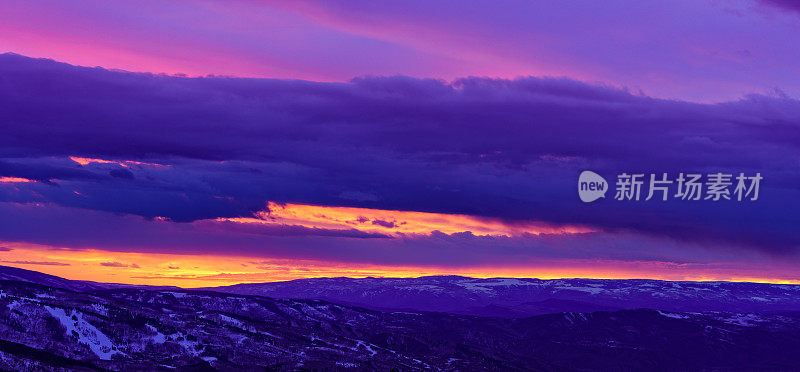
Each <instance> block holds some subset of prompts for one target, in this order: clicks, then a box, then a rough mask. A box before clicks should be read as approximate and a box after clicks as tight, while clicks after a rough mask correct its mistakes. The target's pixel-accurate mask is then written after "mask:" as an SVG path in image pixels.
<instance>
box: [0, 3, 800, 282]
mask: <svg viewBox="0 0 800 372" xmlns="http://www.w3.org/2000/svg"><path fill="white" fill-rule="evenodd" d="M354 4H358V6H356V5H354ZM552 4H555V3H552ZM552 4H551V3H549V2H536V3H534V2H508V3H504V4H503V5H502V6H500V4H497V3H489V2H380V3H375V2H364V3H352V2H325V3H324V4H323V3H321V2H320V3H317V2H313V1H302V2H292V3H291V5H285V4H279V3H277V2H276V3H273V2H270V1H246V0H241V1H230V2H221V1H189V0H183V1H175V2H164V1H145V2H142V3H141V4H140V3H137V4H135V5H134V4H133V3H131V2H109V1H103V2H100V1H85V2H70V3H64V2H55V1H53V2H48V1H24V2H22V1H20V2H16V1H9V2H3V3H2V4H0V35H2V36H0V51H7V52H13V53H16V54H3V55H0V102H1V103H0V117H2V119H0V120H1V121H0V122H2V128H3V131H2V135H0V181H2V180H3V178H5V182H0V241H4V242H22V243H29V244H40V245H46V246H52V247H61V248H67V249H85V248H91V249H100V250H107V251H110V252H147V253H170V254H174V253H177V254H200V253H208V254H222V255H224V254H247V255H249V256H263V257H277V258H296V259H309V260H322V261H336V262H349V263H353V264H377V265H411V266H413V265H434V266H437V267H447V266H450V267H461V266H475V265H486V264H491V265H496V266H497V267H502V266H504V265H524V264H526V263H527V264H531V265H533V264H535V263H537V262H540V261H541V260H550V259H556V260H587V259H588V260H593V259H597V260H616V261H624V262H659V263H663V262H667V263H673V264H676V265H684V264H690V265H691V264H698V265H726V266H725V267H728V268H729V269H730V271H731V273H735V272H737V270H745V269H747V268H748V267H752V265H756V266H759V267H767V268H768V267H770V265H772V264H777V263H779V264H780V267H781V269H780V270H781V271H780V273H776V274H775V277H779V278H782V279H787V280H800V276H798V274H796V273H797V272H798V270H796V269H798V268H800V256H798V247H800V235H799V234H797V225H798V223H800V217H798V216H800V215H798V214H797V213H795V211H797V210H800V191H799V190H798V187H797V185H798V183H799V182H800V170H799V169H800V168H799V167H800V148H799V147H800V128H798V125H800V124H799V123H800V101H798V100H797V99H796V97H797V96H798V94H800V45H798V44H800V8H798V7H797V6H794V5H793V3H791V2H782V1H767V0H764V1H708V2H705V1H675V2H669V3H663V4H662V3H658V4H656V3H650V4H647V5H645V4H644V3H642V2H634V1H608V2H602V3H601V2H590V1H586V2H574V3H569V4H570V5H563V4H562V5H558V6H556V5H552ZM23 55H24V56H23ZM26 56H27V57H26ZM30 57H44V58H48V59H34V58H30ZM56 61H62V62H56ZM63 62H67V63H63ZM76 65H81V66H101V67H99V68H89V67H78V66H76ZM118 69H122V70H129V71H143V72H146V73H131V72H125V71H121V70H118ZM161 72H166V73H168V74H181V73H182V74H186V75H188V76H190V77H181V76H168V75H163V74H158V73H161ZM151 73H156V74H151ZM207 74H215V75H230V76H236V77H249V78H231V77H220V76H217V77H202V78H197V77H192V76H203V75H207ZM471 76H472V77H471ZM520 76H522V77H520ZM298 79H302V80H298ZM70 157H73V159H71V158H70ZM77 158H92V159H103V160H105V161H104V162H99V161H95V162H89V161H79V160H80V159H78V160H74V159H77ZM126 162H127V163H126ZM133 162H139V163H133ZM585 169H591V170H594V171H596V172H598V173H600V174H602V175H605V176H607V178H608V179H613V177H614V176H615V175H616V174H619V173H622V172H642V173H662V172H667V173H670V174H672V175H676V174H677V173H678V172H698V173H715V172H719V171H724V172H729V173H739V172H744V173H747V174H750V175H752V174H755V173H756V172H760V173H761V174H762V176H763V177H764V181H763V183H762V186H761V196H760V199H759V200H758V201H757V202H727V203H725V202H723V203H713V202H702V201H701V202H695V203H693V202H685V201H676V200H670V201H669V202H663V203H659V202H654V201H652V202H639V203H634V202H629V203H624V202H616V201H613V200H609V199H610V198H607V199H604V200H600V201H598V202H596V203H594V204H584V203H582V202H580V200H579V199H578V198H577V195H576V192H575V188H576V186H575V184H576V180H577V175H578V174H579V173H580V172H581V171H582V170H585ZM20 180H31V181H35V182H18V181H20ZM612 182H613V180H612ZM612 194H613V192H612ZM609 196H613V195H609ZM268 202H275V203H293V204H298V205H312V206H317V207H319V208H322V209H320V211H321V212H319V213H328V212H330V213H333V212H337V213H338V211H339V210H336V209H328V210H326V209H324V208H332V207H357V208H366V209H371V210H379V211H416V212H425V213H436V214H442V215H448V216H452V215H467V216H471V217H470V218H472V219H474V220H477V221H485V223H486V224H493V225H492V226H494V225H495V224H500V225H504V226H507V227H508V228H509V229H511V228H512V227H514V226H528V225H529V224H538V226H553V227H554V228H561V227H563V228H564V229H572V227H574V226H578V227H580V228H581V229H583V230H581V231H583V232H581V233H574V234H543V235H533V234H522V235H514V236H505V237H489V236H480V235H476V234H472V233H468V232H466V231H468V230H464V232H459V233H453V234H445V233H441V232H438V231H433V232H427V233H425V234H417V235H413V236H412V235H409V236H401V237H398V236H397V235H396V234H395V235H393V233H394V232H396V231H395V230H392V229H391V228H393V227H397V226H401V224H402V223H403V222H404V221H402V218H405V217H408V216H407V215H402V214H399V213H398V214H397V216H398V217H397V218H398V219H397V220H396V221H385V220H379V219H372V220H370V219H369V218H366V217H365V218H364V219H363V221H360V222H358V221H355V222H353V224H352V228H348V229H340V228H333V227H330V226H322V227H320V226H317V225H312V224H311V222H309V221H308V220H302V219H301V218H299V217H298V218H297V220H298V221H300V222H297V223H296V224H274V223H273V224H271V225H266V226H261V225H255V226H254V225H246V226H244V227H243V226H240V224H239V222H235V221H233V222H232V221H223V219H239V218H252V217H254V216H257V215H258V213H259V212H263V211H264V210H265V209H266V208H267V207H266V206H267V203H268ZM326 211H327V212H326ZM404 216H405V217H404ZM306 217H308V216H306ZM453 218H454V219H455V220H458V218H460V217H458V218H456V217H453ZM366 221H370V222H366ZM351 222H352V221H351ZM406 222H409V221H406ZM365 223H366V224H365ZM448 223H450V224H451V225H448V226H453V225H452V224H453V222H448ZM374 226H378V227H381V226H382V227H385V228H387V230H386V232H385V233H384V232H376V231H375V230H374V229H373V227H374ZM432 230H433V229H432ZM576 231H577V230H576ZM586 231H590V232H586ZM584 264H585V263H584ZM137 269H138V268H137ZM776 270H777V269H776Z"/></svg>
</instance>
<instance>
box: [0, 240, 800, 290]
mask: <svg viewBox="0 0 800 372" xmlns="http://www.w3.org/2000/svg"><path fill="white" fill-rule="evenodd" d="M2 247H4V248H5V249H4V250H2V251H0V265H5V266H13V267H19V268H23V269H27V270H34V271H39V272H43V273H46V274H50V275H56V276H60V277H63V278H67V279H73V280H89V281H97V282H105V283H125V284H140V285H164V286H177V287H184V288H197V287H213V286H222V285H232V284H238V283H258V282H274V281H285V280H292V279H301V278H318V277H353V278H363V277H406V278H407V277H420V276H428V275H461V276H468V277H475V278H492V277H507V278H538V279H560V278H591V279H657V280H688V281H739V282H760V283H775V284H800V278H797V275H796V273H795V271H794V270H791V268H788V269H786V270H782V271H778V270H773V271H771V272H772V273H773V275H774V276H772V277H766V276H764V275H763V273H764V272H765V270H764V268H763V267H742V266H740V267H736V268H733V267H731V266H726V265H712V264H707V265H702V264H694V265H685V264H680V265H678V264H674V263H664V262H630V261H614V260H582V259H570V260H563V259H562V260H558V259H551V260H542V261H541V262H537V263H535V264H529V265H526V266H520V267H478V266H476V267H435V266H390V265H378V264H368V263H342V262H326V261H315V260H295V259H287V258H264V257H240V256H233V255H231V256H222V255H180V254H160V253H158V254H157V253H131V252H108V251H102V250H94V249H87V250H72V249H62V248H56V247H49V246H41V245H30V244H19V243H5V244H2Z"/></svg>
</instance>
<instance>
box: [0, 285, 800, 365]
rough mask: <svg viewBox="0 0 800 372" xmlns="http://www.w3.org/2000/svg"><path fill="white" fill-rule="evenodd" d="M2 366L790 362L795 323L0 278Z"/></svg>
mask: <svg viewBox="0 0 800 372" xmlns="http://www.w3.org/2000/svg"><path fill="white" fill-rule="evenodd" d="M0 340H2V341H0V367H1V368H3V369H8V370H42V369H45V370H58V369H60V370H100V369H110V370H158V369H161V370H176V369H178V370H181V369H192V370H196V369H218V370H242V369H244V370H284V371H288V370H318V371H323V370H328V371H338V370H379V371H380V370H383V371H389V370H391V369H392V368H397V369H398V370H401V371H414V370H452V371H470V370H496V371H512V370H552V371H564V370H598V369H599V370H608V369H616V370H699V369H705V370H756V369H759V370H781V369H784V370H789V369H796V368H798V367H800V361H798V357H797V354H796V351H797V350H800V318H798V317H795V316H791V315H756V314H736V313H717V312H706V313H672V312H664V311H658V310H648V309H638V310H622V311H613V312H606V311H599V312H593V313H556V314H549V315H540V316H534V317H529V318H515V319H508V318H492V317H475V316H464V315H449V314H444V313H429V312H380V311H375V310H367V309H363V308H359V307H353V306H344V305H338V304H333V303H330V302H325V301H321V300H279V299H272V298H267V297H259V296H248V295H235V294H226V293H219V292H208V291H185V290H148V289H137V288H122V289H101V290H90V291H87V292H75V291H69V290H66V289H59V288H53V287H48V286H41V285H37V284H32V283H26V282H19V281H2V282H0Z"/></svg>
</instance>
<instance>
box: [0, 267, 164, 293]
mask: <svg viewBox="0 0 800 372" xmlns="http://www.w3.org/2000/svg"><path fill="white" fill-rule="evenodd" d="M0 280H12V281H18V282H27V283H34V284H40V285H44V286H48V287H53V288H61V289H67V290H70V291H76V292H86V291H94V290H102V289H113V288H151V289H168V288H173V289H177V288H178V287H172V286H146V285H134V284H119V283H99V282H92V281H84V280H70V279H64V278H62V277H58V276H55V275H49V274H45V273H40V272H38V271H33V270H26V269H20V268H17V267H11V266H0Z"/></svg>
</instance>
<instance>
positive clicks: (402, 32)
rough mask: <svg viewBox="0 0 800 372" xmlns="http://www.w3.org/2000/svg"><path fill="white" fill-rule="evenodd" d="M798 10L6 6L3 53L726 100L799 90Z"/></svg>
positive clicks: (625, 5) (437, 4) (762, 4)
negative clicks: (507, 82)
mask: <svg viewBox="0 0 800 372" xmlns="http://www.w3.org/2000/svg"><path fill="white" fill-rule="evenodd" d="M793 4H794V3H793V2H791V1H779V0H714V1H698V0H681V1H670V2H656V3H652V2H647V3H645V2H639V1H627V0H626V1H620V0H610V1H602V2H597V1H589V0H586V1H572V2H569V3H566V4H564V3H558V2H547V1H503V2H501V3H497V2H485V1H428V0H426V1H381V2H379V3H376V2H370V1H324V2H323V1H292V2H273V1H268V0H264V1H256V0H236V1H212V0H202V1H201V0H179V1H156V0H151V1H148V0H145V1H136V2H129V1H107V0H103V1H98V0H88V1H80V2H64V1H47V0H26V1H15V0H12V1H4V2H3V3H2V4H0V31H1V32H0V35H2V36H0V50H6V51H10V52H16V53H20V54H23V55H28V56H33V57H46V58H53V59H56V60H60V61H65V62H69V63H73V64H78V65H86V66H98V65H99V66H105V67H109V68H120V69H124V70H129V71H148V72H167V73H185V74H189V75H205V74H218V75H219V74H223V75H233V76H243V77H274V78H293V79H294V78H299V79H306V80H315V81H347V80H349V79H351V78H353V77H357V76H364V75H384V76H385V75H396V74H400V75H407V76H413V77H421V78H430V77H433V78H441V79H447V80H451V79H455V78H460V77H465V76H489V77H503V78H515V77H518V76H550V77H569V78H572V79H576V80H581V81H585V82H590V83H595V82H599V83H603V84H609V85H613V86H617V87H625V88H627V89H630V90H631V91H633V92H643V93H644V94H647V95H649V96H654V97H662V98H673V99H683V100H691V101H700V102H719V101H727V100H733V99H737V98H740V97H742V96H744V95H746V94H750V93H762V94H764V93H768V92H773V91H775V90H778V91H780V92H784V93H785V94H789V95H791V96H794V97H797V96H798V94H799V93H800V70H799V69H800V67H798V66H800V63H798V62H800V23H799V22H798V18H800V12H798V11H797V6H796V5H793Z"/></svg>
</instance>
